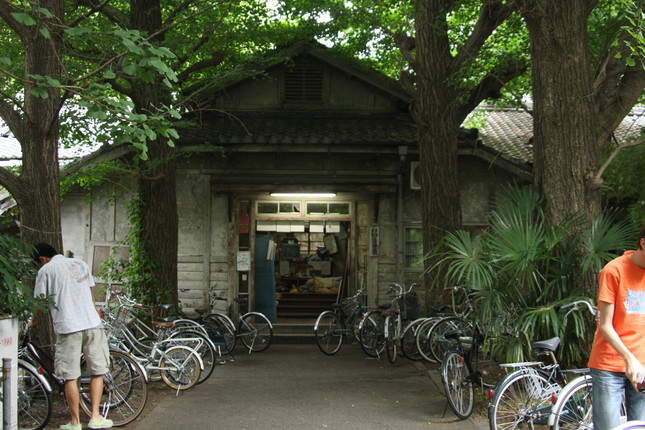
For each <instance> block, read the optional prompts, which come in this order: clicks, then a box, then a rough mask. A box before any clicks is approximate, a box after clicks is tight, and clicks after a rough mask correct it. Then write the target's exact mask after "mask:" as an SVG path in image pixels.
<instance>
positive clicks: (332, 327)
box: [314, 311, 344, 355]
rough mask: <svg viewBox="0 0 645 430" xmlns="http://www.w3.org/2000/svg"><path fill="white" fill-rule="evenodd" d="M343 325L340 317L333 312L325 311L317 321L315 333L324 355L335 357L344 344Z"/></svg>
mask: <svg viewBox="0 0 645 430" xmlns="http://www.w3.org/2000/svg"><path fill="white" fill-rule="evenodd" d="M342 328H343V325H342V322H341V320H340V317H339V316H338V315H336V314H335V313H334V312H332V311H324V312H323V313H321V314H320V315H318V318H317V319H316V323H315V324H314V333H315V334H316V343H318V348H320V350H321V351H322V352H323V354H327V355H334V354H336V353H337V352H338V351H339V350H340V347H341V346H342V344H343V337H344V335H343V331H342Z"/></svg>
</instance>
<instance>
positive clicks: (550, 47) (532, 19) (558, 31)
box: [521, 0, 645, 291]
mask: <svg viewBox="0 0 645 430" xmlns="http://www.w3.org/2000/svg"><path fill="white" fill-rule="evenodd" d="M644 11H645V3H643V2H632V1H627V0H626V1H619V2H618V3H611V2H598V1H588V0H569V1H565V2H553V1H548V0H545V1H541V0H524V1H522V9H521V13H522V16H523V17H524V20H525V21H526V24H527V27H528V29H529V34H530V41H531V58H532V63H533V64H532V69H533V78H532V81H533V101H534V137H533V143H534V148H535V149H534V182H535V183H536V184H537V186H538V187H540V189H541V190H542V192H543V194H544V196H545V198H546V216H547V220H548V222H549V223H551V224H558V223H560V222H562V221H563V220H564V219H566V218H567V217H569V216H571V215H572V214H584V215H586V216H587V217H588V218H591V217H593V216H595V215H598V214H599V212H600V209H601V207H600V185H601V184H602V182H601V180H600V178H599V177H598V174H597V173H598V170H599V167H600V154H601V150H602V148H603V146H604V145H606V143H607V141H608V140H609V137H610V135H611V134H612V133H613V131H614V130H615V129H616V127H617V126H618V124H620V122H621V121H622V120H623V119H624V118H625V116H626V115H627V113H629V111H630V110H631V109H632V107H633V106H634V104H635V103H636V102H638V101H639V100H642V99H641V98H642V96H643V89H645V51H644V50H643V44H642V41H643V32H644V31H645V28H644V27H643V13H644ZM590 26H593V28H594V32H593V34H592V35H590V33H589V29H590ZM579 258H582V256H579ZM594 285H595V281H594V279H593V278H592V277H588V278H587V279H582V278H581V279H580V280H579V285H578V287H580V288H585V289H587V290H589V291H593V289H594Z"/></svg>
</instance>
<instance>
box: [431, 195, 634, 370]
mask: <svg viewBox="0 0 645 430" xmlns="http://www.w3.org/2000/svg"><path fill="white" fill-rule="evenodd" d="M496 202H497V207H496V209H495V210H494V211H492V212H491V214H490V215H489V217H488V225H489V227H488V229H487V230H486V231H485V232H484V233H483V234H481V235H479V236H476V237H474V238H471V237H470V235H469V233H468V232H466V231H456V232H453V233H449V234H447V235H446V236H445V238H444V249H445V250H446V251H444V252H443V253H442V254H441V255H440V258H439V263H438V264H441V265H444V266H445V273H447V277H448V278H447V279H446V281H447V282H448V283H449V285H462V286H466V287H468V288H470V289H472V290H474V293H473V300H474V303H475V305H476V309H477V312H476V316H475V318H477V321H478V322H479V323H480V325H482V326H483V327H484V329H485V330H486V332H487V335H488V336H487V337H488V342H487V349H488V351H489V352H490V353H492V354H495V355H496V356H499V355H500V353H503V355H504V356H505V359H507V360H509V361H522V360H525V359H527V354H528V353H529V350H530V348H529V346H530V343H531V342H532V341H535V340H541V339H547V338H550V337H553V336H560V337H561V339H562V340H563V342H562V345H563V346H562V349H561V351H560V355H561V357H562V360H563V362H564V363H565V364H573V363H578V362H580V361H581V360H582V359H583V358H584V352H585V351H586V350H587V346H588V344H589V343H588V342H589V340H590V339H589V334H588V333H593V330H589V327H590V326H591V324H592V317H591V316H590V315H588V314H585V313H571V314H569V315H568V316H567V318H566V320H565V312H563V311H561V310H560V309H559V307H560V306H561V305H562V304H565V303H568V302H570V301H572V300H576V299H585V300H587V301H589V302H590V303H594V302H595V292H594V291H579V290H577V287H576V283H575V282H574V280H575V279H576V277H577V276H584V275H585V274H587V275H588V274H589V273H592V274H596V273H597V272H598V271H599V270H600V269H601V268H602V266H603V265H604V264H605V263H606V262H607V261H609V260H611V259H612V258H614V257H615V256H616V255H617V254H616V252H620V251H622V250H624V249H626V248H629V247H631V246H633V245H632V242H631V239H632V238H633V237H634V234H635V232H636V231H635V230H634V227H633V226H632V225H631V224H630V223H628V222H627V221H615V220H614V218H613V217H612V216H611V214H603V215H601V216H600V217H598V218H596V219H594V220H593V221H592V222H590V223H589V222H588V221H586V218H585V217H583V216H576V217H570V218H568V219H566V220H565V221H564V222H562V223H561V224H559V225H554V226H549V225H547V224H546V222H545V217H544V212H543V210H542V199H541V197H540V195H539V193H537V191H535V189H534V188H533V187H531V186H525V187H517V186H513V187H508V188H506V189H504V190H503V192H502V193H500V194H499V195H498V196H497V199H496ZM580 252H583V253H584V255H585V257H584V258H583V259H582V263H581V264H580V263H578V261H579V260H580V259H578V258H575V257H576V255H577V254H578V255H579V253H580Z"/></svg>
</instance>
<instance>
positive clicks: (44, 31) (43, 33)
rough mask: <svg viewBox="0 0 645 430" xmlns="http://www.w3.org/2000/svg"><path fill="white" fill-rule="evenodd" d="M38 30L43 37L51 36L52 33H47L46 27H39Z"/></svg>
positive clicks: (49, 37) (48, 37)
mask: <svg viewBox="0 0 645 430" xmlns="http://www.w3.org/2000/svg"><path fill="white" fill-rule="evenodd" d="M38 31H39V32H40V34H42V36H43V37H44V38H45V39H51V38H52V35H51V34H50V33H49V30H47V29H46V28H39V29H38Z"/></svg>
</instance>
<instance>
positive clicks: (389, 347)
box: [385, 315, 399, 364]
mask: <svg viewBox="0 0 645 430" xmlns="http://www.w3.org/2000/svg"><path fill="white" fill-rule="evenodd" d="M397 321H398V316H397V315H388V316H387V317H386V318H385V351H386V352H387V359H388V361H389V362H390V363H392V364H394V363H395V362H396V356H397V355H398V352H397V349H398V348H397V347H398V345H397V344H398V343H399V339H398V334H397Z"/></svg>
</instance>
